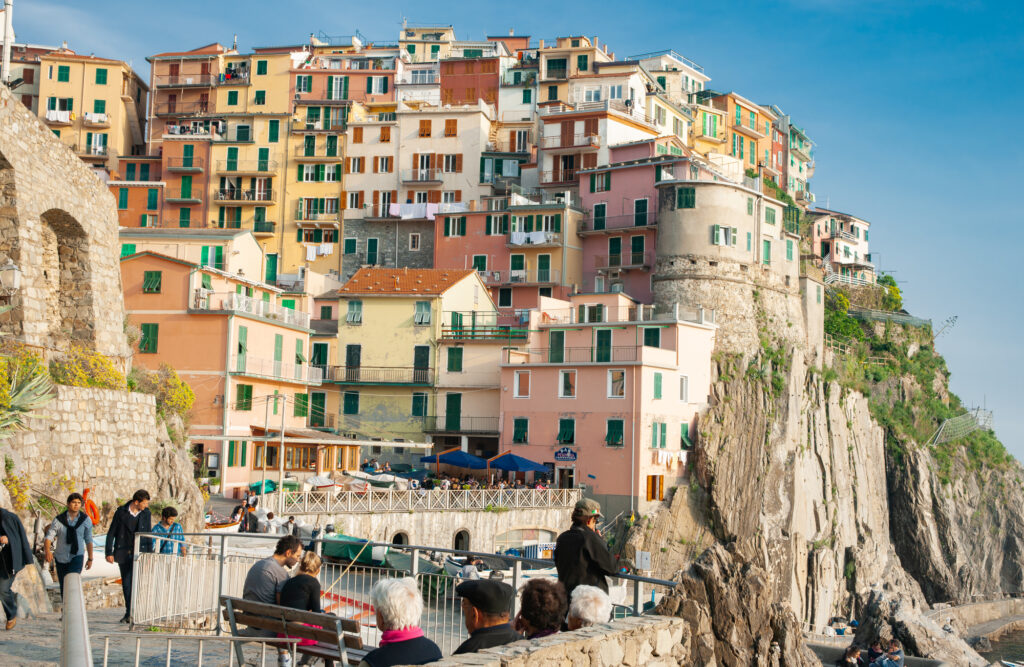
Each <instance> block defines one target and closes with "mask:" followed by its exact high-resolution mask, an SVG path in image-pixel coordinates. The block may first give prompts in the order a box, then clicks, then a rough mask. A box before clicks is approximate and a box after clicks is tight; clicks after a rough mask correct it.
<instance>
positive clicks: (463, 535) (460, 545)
mask: <svg viewBox="0 0 1024 667" xmlns="http://www.w3.org/2000/svg"><path fill="white" fill-rule="evenodd" d="M452 548H453V549H455V550H456V551H469V531H468V530H466V529H462V530H460V531H458V532H456V533H455V539H454V541H453V546H452Z"/></svg>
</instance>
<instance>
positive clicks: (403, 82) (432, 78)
mask: <svg viewBox="0 0 1024 667" xmlns="http://www.w3.org/2000/svg"><path fill="white" fill-rule="evenodd" d="M440 81H441V77H440V75H439V74H438V73H437V71H435V70H406V71H405V73H404V74H402V76H401V77H399V79H398V81H397V82H396V83H397V84H398V85H400V86H436V85H437V84H438V83H439V82H440Z"/></svg>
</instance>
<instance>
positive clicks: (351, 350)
mask: <svg viewBox="0 0 1024 667" xmlns="http://www.w3.org/2000/svg"><path fill="white" fill-rule="evenodd" d="M362 358H363V346H362V345H346V346H345V380H346V381H348V382H359V370H360V369H359V367H360V366H361V365H362V363H363V362H362Z"/></svg>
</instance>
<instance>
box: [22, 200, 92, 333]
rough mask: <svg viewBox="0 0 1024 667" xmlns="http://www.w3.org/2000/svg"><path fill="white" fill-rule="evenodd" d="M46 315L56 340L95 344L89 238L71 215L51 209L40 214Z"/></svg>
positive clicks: (41, 271)
mask: <svg viewBox="0 0 1024 667" xmlns="http://www.w3.org/2000/svg"><path fill="white" fill-rule="evenodd" d="M40 222H41V223H42V224H41V225H40V239H39V240H40V245H41V246H42V247H41V250H42V261H41V266H39V267H37V268H36V270H37V271H39V272H40V273H41V278H42V280H41V281H40V282H41V284H42V285H43V314H44V317H45V321H46V322H48V323H49V326H50V337H51V338H53V339H65V340H67V339H70V340H73V341H76V342H79V343H85V344H87V345H88V346H90V347H91V346H92V344H93V343H94V342H95V333H96V321H95V317H94V312H93V294H92V263H91V260H90V257H89V237H88V236H87V235H86V233H85V230H84V229H83V228H82V225H81V224H80V223H79V222H78V220H76V219H75V218H74V217H73V216H72V215H71V214H69V213H68V212H66V211H63V210H61V209H56V208H52V209H50V210H49V211H46V212H45V213H43V215H42V216H40Z"/></svg>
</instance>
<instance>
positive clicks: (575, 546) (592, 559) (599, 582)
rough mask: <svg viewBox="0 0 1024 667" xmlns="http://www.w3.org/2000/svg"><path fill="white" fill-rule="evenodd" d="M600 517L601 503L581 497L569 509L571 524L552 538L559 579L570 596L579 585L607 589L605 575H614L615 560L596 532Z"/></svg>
mask: <svg viewBox="0 0 1024 667" xmlns="http://www.w3.org/2000/svg"><path fill="white" fill-rule="evenodd" d="M601 518H603V516H602V514H601V505H600V504H598V502H597V501H596V500H591V499H589V498H582V499H580V500H579V501H578V502H577V503H576V506H575V507H574V508H573V510H572V527H571V528H570V529H569V530H567V531H565V532H564V533H562V534H561V535H559V536H558V539H557V540H556V541H555V568H556V569H557V570H558V580H559V581H560V582H562V583H563V584H564V585H565V590H566V592H567V593H568V594H569V595H572V592H573V589H575V588H576V587H577V586H579V585H581V584H585V585H588V586H597V587H598V588H600V589H601V590H602V591H604V592H605V593H607V592H608V580H607V579H606V577H608V576H611V575H613V574H615V561H614V559H613V558H612V555H611V552H609V551H608V545H607V544H606V543H605V541H604V539H603V538H602V537H601V534H600V533H598V532H597V520H598V519H601Z"/></svg>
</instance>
